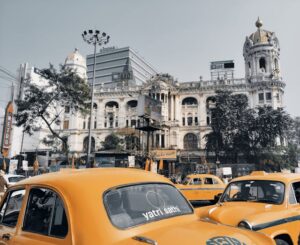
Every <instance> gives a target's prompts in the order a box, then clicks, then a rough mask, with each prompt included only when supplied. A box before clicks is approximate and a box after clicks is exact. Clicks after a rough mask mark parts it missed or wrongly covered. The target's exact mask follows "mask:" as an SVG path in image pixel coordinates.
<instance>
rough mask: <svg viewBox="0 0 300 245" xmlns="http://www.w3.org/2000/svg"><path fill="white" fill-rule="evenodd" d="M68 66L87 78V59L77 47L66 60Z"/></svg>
mask: <svg viewBox="0 0 300 245" xmlns="http://www.w3.org/2000/svg"><path fill="white" fill-rule="evenodd" d="M65 65H66V67H69V68H71V69H73V70H74V71H76V73H77V75H79V76H80V77H81V78H83V79H86V78H87V75H86V59H85V58H84V57H83V56H82V55H81V54H80V53H79V52H78V49H77V48H76V49H75V50H74V52H72V53H70V54H69V55H68V56H67V58H66V60H65Z"/></svg>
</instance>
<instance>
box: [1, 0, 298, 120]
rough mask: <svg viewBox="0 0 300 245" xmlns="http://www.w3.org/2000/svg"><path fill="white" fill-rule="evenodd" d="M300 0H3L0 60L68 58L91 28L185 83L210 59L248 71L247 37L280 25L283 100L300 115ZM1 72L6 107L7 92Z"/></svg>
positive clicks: (39, 62) (7, 63)
mask: <svg viewBox="0 0 300 245" xmlns="http://www.w3.org/2000/svg"><path fill="white" fill-rule="evenodd" d="M299 11H300V1H299V0H284V1H283V0H252V1H245V0H226V1H222V0H205V1H204V0H185V1H179V0H178V1H176V0H148V1H147V0H107V1H104V0H85V1H81V0H63V1H62V0H49V1H46V0H0V66H2V67H5V68H7V69H8V70H10V71H11V72H13V73H15V72H16V70H17V68H18V66H19V64H20V63H23V62H28V63H29V64H30V65H34V66H37V67H40V68H45V67H47V66H48V64H49V62H51V63H53V64H54V65H58V64H60V63H63V62H64V60H65V58H66V56H67V55H68V54H69V53H70V52H72V51H73V50H74V48H78V49H79V52H81V54H83V55H87V54H90V53H92V47H90V46H88V45H87V44H86V43H84V42H83V40H82V37H81V33H82V31H83V30H85V29H99V30H101V31H105V32H107V33H108V34H109V35H110V36H111V42H110V46H117V47H124V46H130V47H132V48H133V49H134V50H136V51H138V53H139V54H140V55H141V56H142V57H144V58H145V59H146V60H147V61H148V62H150V63H151V64H152V65H153V66H154V67H155V68H156V69H157V70H158V71H160V72H164V73H169V74H171V75H172V76H174V77H175V78H177V79H178V80H179V81H180V82H182V81H193V80H198V79H199V76H200V75H202V76H203V79H204V80H208V79H210V73H209V63H210V62H211V61H216V60H224V59H226V60H227V59H233V60H234V61H235V63H236V77H237V78H240V77H244V60H243V43H244V41H245V37H246V36H249V35H250V34H251V33H252V32H254V31H256V27H255V25H254V23H255V21H256V19H257V17H258V16H260V18H261V20H262V21H263V23H264V25H263V29H266V30H269V31H274V32H275V33H276V35H277V37H278V39H279V42H280V47H281V58H280V62H281V69H282V76H283V78H284V81H285V82H286V88H285V106H286V109H287V111H288V112H289V113H290V114H291V115H293V116H300V111H299V109H298V108H299V105H300V103H299V102H300V96H299V92H300V84H299V83H300V81H299V78H298V74H299V73H298V71H299V70H300V69H299V65H300V62H299V58H300V50H299V46H300V28H299V24H300V14H299ZM1 76H2V74H0V91H1V92H0V95H1V99H0V106H3V105H4V104H5V100H7V99H8V97H9V94H10V92H9V88H8V87H7V86H8V83H7V82H5V81H4V80H3V78H1Z"/></svg>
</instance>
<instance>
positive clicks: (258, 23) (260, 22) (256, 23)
mask: <svg viewBox="0 0 300 245" xmlns="http://www.w3.org/2000/svg"><path fill="white" fill-rule="evenodd" d="M255 25H256V27H257V28H260V27H262V25H263V22H262V21H261V20H260V18H259V17H258V18H257V21H256V22H255Z"/></svg>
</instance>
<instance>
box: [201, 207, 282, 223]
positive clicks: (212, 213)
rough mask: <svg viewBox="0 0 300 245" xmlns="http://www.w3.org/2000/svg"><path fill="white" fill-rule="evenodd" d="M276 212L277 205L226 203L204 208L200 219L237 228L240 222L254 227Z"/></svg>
mask: <svg viewBox="0 0 300 245" xmlns="http://www.w3.org/2000/svg"><path fill="white" fill-rule="evenodd" d="M204 210H205V209H204ZM277 210H278V206H277V205H272V204H266V203H253V202H249V203H248V202H228V203H222V204H221V205H219V204H217V205H214V206H213V207H212V206H211V207H208V208H206V210H205V211H202V213H201V215H200V217H201V218H208V219H210V220H212V221H215V222H218V223H222V224H226V225H230V226H237V225H238V224H239V222H241V221H242V220H247V221H248V222H251V223H252V224H253V225H254V224H257V223H260V222H263V221H266V219H265V218H266V217H268V218H269V219H270V218H271V219H272V215H271V213H272V212H276V211H277ZM273 217H274V216H273Z"/></svg>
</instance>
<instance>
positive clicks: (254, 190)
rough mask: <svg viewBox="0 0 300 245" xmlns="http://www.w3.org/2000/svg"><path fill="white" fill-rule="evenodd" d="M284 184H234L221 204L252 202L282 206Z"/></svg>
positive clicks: (264, 181) (239, 182)
mask: <svg viewBox="0 0 300 245" xmlns="http://www.w3.org/2000/svg"><path fill="white" fill-rule="evenodd" d="M283 198H284V184H283V183H281V182H279V181H267V180H246V181H236V182H232V183H230V184H229V185H228V187H227V188H226V190H225V192H224V194H223V195H222V198H221V202H234V201H237V202H238V201H251V202H263V203H274V204H280V203H282V202H283Z"/></svg>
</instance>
